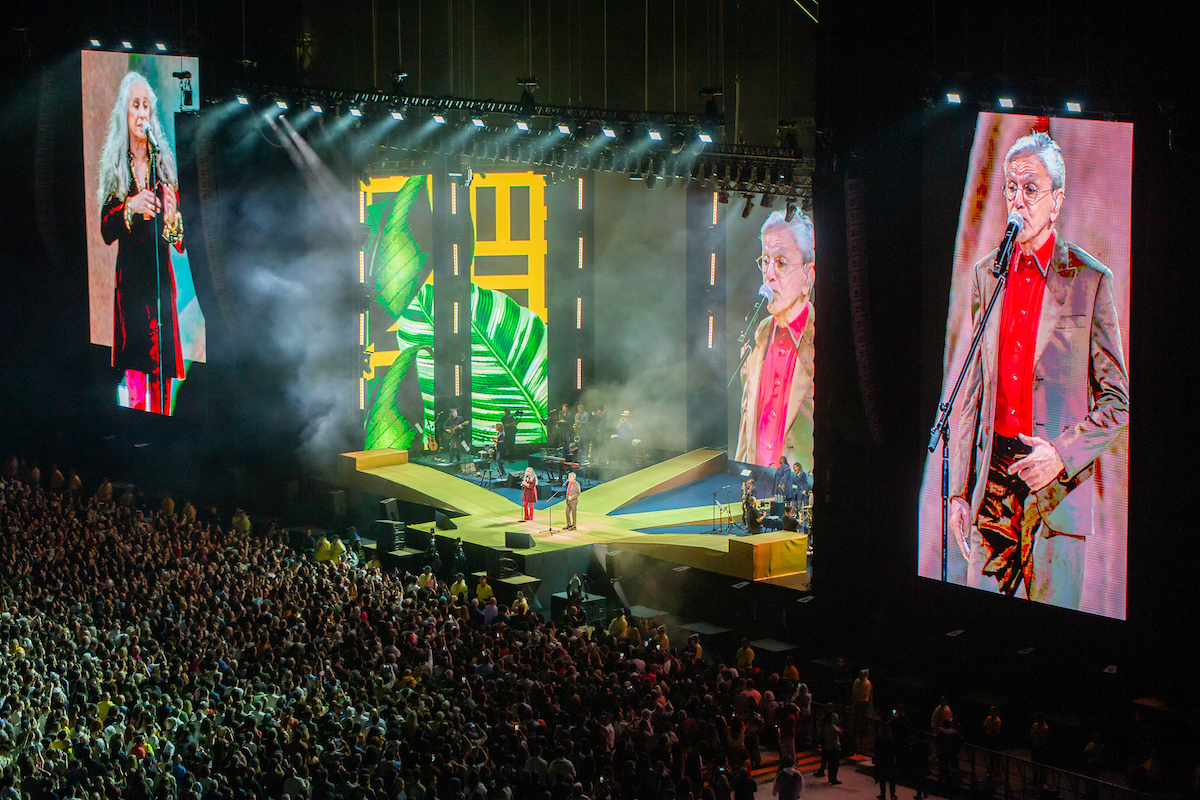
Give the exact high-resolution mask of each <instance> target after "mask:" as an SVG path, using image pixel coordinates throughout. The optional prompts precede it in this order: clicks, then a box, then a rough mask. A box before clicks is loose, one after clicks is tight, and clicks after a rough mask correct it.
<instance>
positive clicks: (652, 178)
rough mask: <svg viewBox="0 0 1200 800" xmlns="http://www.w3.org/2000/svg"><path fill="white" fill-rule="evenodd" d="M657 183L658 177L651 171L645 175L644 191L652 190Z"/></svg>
mask: <svg viewBox="0 0 1200 800" xmlns="http://www.w3.org/2000/svg"><path fill="white" fill-rule="evenodd" d="M657 181H658V175H657V174H656V173H655V172H654V171H653V170H651V171H650V172H647V173H646V189H647V190H649V189H653V188H654V184H655V183H656V182H657Z"/></svg>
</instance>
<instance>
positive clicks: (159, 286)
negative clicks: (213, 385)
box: [81, 50, 206, 414]
mask: <svg viewBox="0 0 1200 800" xmlns="http://www.w3.org/2000/svg"><path fill="white" fill-rule="evenodd" d="M81 63H82V76H81V78H82V84H83V108H82V114H83V149H84V155H83V164H84V191H85V192H86V202H85V207H86V209H87V211H86V215H87V220H86V224H87V254H88V296H89V303H88V309H89V315H90V331H91V342H92V343H93V344H96V345H99V346H101V347H104V348H107V349H108V350H109V351H110V359H109V363H110V364H111V365H112V367H113V373H112V386H113V389H114V390H115V391H114V394H115V396H116V401H117V403H118V404H119V405H121V406H124V407H127V408H136V409H140V410H144V411H151V412H155V413H163V412H165V413H168V414H170V413H172V411H173V410H174V402H173V400H174V398H175V396H176V394H177V393H178V391H179V385H180V383H181V382H182V381H183V380H184V379H185V378H186V376H187V375H188V373H189V371H190V369H191V365H192V364H193V363H195V362H203V361H205V360H206V344H205V329H204V314H203V312H202V311H201V310H200V304H199V301H198V300H197V298H196V290H195V286H194V284H193V281H192V271H191V267H190V265H189V263H188V254H187V248H186V246H185V244H186V241H187V239H186V233H187V232H185V231H184V230H183V223H182V215H181V213H180V209H179V185H178V171H177V167H176V165H177V163H178V160H177V158H176V152H175V113H176V112H177V111H187V110H192V111H194V110H196V109H197V108H199V104H200V92H199V81H200V60H199V59H198V58H184V57H181V56H165V55H142V54H137V53H110V52H99V51H91V50H86V51H83V53H82V54H81ZM185 72H186V73H189V76H190V77H189V78H188V83H187V84H185V83H184V81H182V80H180V78H178V77H175V73H179V74H182V73H185ZM185 88H187V91H188V93H189V94H190V96H188V97H187V99H189V100H190V104H189V105H184V100H185V91H184V89H185ZM147 131H148V133H147ZM148 143H149V144H148ZM152 180H153V181H154V182H153V183H152V182H151V181H152Z"/></svg>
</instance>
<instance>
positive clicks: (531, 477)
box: [521, 467, 538, 522]
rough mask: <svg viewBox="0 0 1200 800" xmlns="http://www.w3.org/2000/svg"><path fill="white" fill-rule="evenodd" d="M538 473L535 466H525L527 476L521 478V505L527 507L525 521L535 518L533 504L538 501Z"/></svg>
mask: <svg viewBox="0 0 1200 800" xmlns="http://www.w3.org/2000/svg"><path fill="white" fill-rule="evenodd" d="M537 485H538V479H537V474H536V473H535V472H534V471H533V467H526V468H525V477H524V478H522V479H521V505H522V506H523V507H524V509H525V521H526V522H528V521H529V520H531V519H533V504H534V503H536V502H537Z"/></svg>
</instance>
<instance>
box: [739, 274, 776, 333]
mask: <svg viewBox="0 0 1200 800" xmlns="http://www.w3.org/2000/svg"><path fill="white" fill-rule="evenodd" d="M774 296H775V293H774V292H773V291H771V287H770V286H767V285H766V284H765V283H764V284H763V285H762V286H760V287H758V305H756V306H755V307H754V311H753V312H752V313H751V314H750V319H749V324H748V325H747V326H746V330H744V331H742V335H741V336H739V337H738V344H745V343H746V339H747V337H749V336H750V333H751V331H753V330H754V324H755V323H756V322H758V312H760V311H762V307H763V306H764V305H766V304H767V303H769V302H771V298H773V297H774Z"/></svg>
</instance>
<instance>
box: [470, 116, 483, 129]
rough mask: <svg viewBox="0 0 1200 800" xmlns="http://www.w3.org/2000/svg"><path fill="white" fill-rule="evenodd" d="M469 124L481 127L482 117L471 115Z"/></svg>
mask: <svg viewBox="0 0 1200 800" xmlns="http://www.w3.org/2000/svg"><path fill="white" fill-rule="evenodd" d="M471 124H472V125H474V126H475V127H476V128H482V127H483V117H471Z"/></svg>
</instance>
